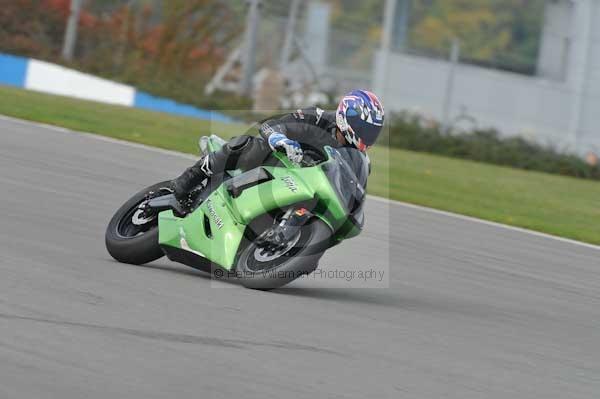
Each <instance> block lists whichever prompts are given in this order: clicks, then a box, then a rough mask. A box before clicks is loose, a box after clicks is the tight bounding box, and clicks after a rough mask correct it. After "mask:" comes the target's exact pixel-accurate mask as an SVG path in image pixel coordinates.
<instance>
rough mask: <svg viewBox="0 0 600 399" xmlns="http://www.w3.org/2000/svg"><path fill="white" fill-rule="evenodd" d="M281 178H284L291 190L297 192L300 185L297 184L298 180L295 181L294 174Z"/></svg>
mask: <svg viewBox="0 0 600 399" xmlns="http://www.w3.org/2000/svg"><path fill="white" fill-rule="evenodd" d="M281 180H283V182H284V183H285V185H286V186H287V188H289V189H290V191H291V192H293V193H295V192H297V191H298V186H297V185H296V182H295V181H294V179H293V178H292V176H285V177H282V178H281Z"/></svg>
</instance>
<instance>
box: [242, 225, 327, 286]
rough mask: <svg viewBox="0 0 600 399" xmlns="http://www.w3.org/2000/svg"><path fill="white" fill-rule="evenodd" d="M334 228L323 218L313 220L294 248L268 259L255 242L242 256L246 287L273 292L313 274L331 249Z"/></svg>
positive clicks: (301, 233) (302, 232) (304, 227)
mask: <svg viewBox="0 0 600 399" xmlns="http://www.w3.org/2000/svg"><path fill="white" fill-rule="evenodd" d="M330 239H331V229H330V228H329V227H328V226H327V225H326V224H325V223H324V222H323V221H321V220H320V219H316V218H315V219H313V220H311V221H309V223H307V224H306V225H305V226H303V227H302V229H301V230H300V237H299V239H298V241H297V242H296V243H295V244H294V246H293V247H292V248H291V249H290V250H289V251H288V252H287V253H285V254H283V255H282V256H280V257H278V258H275V259H265V258H263V257H261V256H260V253H259V252H257V251H260V249H259V248H258V246H257V245H256V244H255V243H254V242H252V243H250V244H249V245H248V246H247V247H246V248H245V249H244V250H243V251H242V252H241V253H240V256H239V258H238V262H237V266H236V272H237V273H236V274H237V275H238V277H239V279H240V281H241V283H242V285H243V286H244V287H246V288H252V289H256V290H272V289H275V288H279V287H282V286H284V285H286V284H288V283H290V282H292V281H293V280H295V279H297V278H298V277H301V276H303V275H306V274H310V273H312V272H313V271H314V270H315V269H316V268H317V266H318V265H319V260H320V259H321V257H322V256H323V254H324V253H325V251H326V250H327V248H329V242H330Z"/></svg>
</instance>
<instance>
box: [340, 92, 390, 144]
mask: <svg viewBox="0 0 600 399" xmlns="http://www.w3.org/2000/svg"><path fill="white" fill-rule="evenodd" d="M383 120H384V110H383V105H382V104H381V101H379V98H377V96H376V95H375V94H373V93H371V92H370V91H367V90H353V91H351V92H350V93H348V94H347V95H345V96H344V97H343V98H342V101H340V104H339V105H338V109H337V112H336V124H337V127H338V128H339V129H340V131H341V132H342V134H343V135H344V138H345V139H346V141H347V142H348V143H349V144H350V145H352V146H354V147H356V148H357V149H358V150H360V151H362V152H364V151H366V150H367V149H368V148H369V147H371V146H372V145H373V144H375V141H377V137H379V134H380V133H381V129H382V128H383Z"/></svg>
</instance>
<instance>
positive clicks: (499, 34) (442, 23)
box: [410, 0, 545, 69]
mask: <svg viewBox="0 0 600 399" xmlns="http://www.w3.org/2000/svg"><path fill="white" fill-rule="evenodd" d="M544 3H545V0H414V1H413V18H412V26H411V33H410V43H411V46H412V47H413V48H417V49H421V50H426V51H433V52H435V53H437V54H440V55H446V53H447V52H448V48H449V43H450V41H451V40H452V39H453V38H457V39H459V40H460V41H461V43H462V54H463V57H464V58H466V59H471V60H475V61H483V62H489V63H492V64H499V65H502V66H505V67H509V68H510V67H511V66H513V67H514V68H515V69H521V68H525V67H533V66H535V62H536V59H537V51H538V46H539V38H540V31H541V28H542V20H543V12H542V11H543V7H544Z"/></svg>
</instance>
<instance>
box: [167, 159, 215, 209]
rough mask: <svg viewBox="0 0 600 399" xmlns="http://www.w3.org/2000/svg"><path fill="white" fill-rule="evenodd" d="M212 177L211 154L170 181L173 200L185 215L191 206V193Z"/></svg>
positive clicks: (192, 197)
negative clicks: (178, 204) (177, 202)
mask: <svg viewBox="0 0 600 399" xmlns="http://www.w3.org/2000/svg"><path fill="white" fill-rule="evenodd" d="M212 175H213V170H212V160H211V154H207V155H204V156H203V157H202V158H200V160H199V161H198V162H196V164H195V165H194V166H192V167H190V168H188V169H186V170H185V172H183V173H182V174H181V176H179V177H178V178H176V179H174V180H172V181H171V188H172V189H173V194H175V198H177V200H178V201H179V203H180V205H181V206H182V208H183V209H184V211H185V212H186V213H187V212H188V211H189V209H190V207H191V206H192V204H193V200H194V195H193V191H194V189H195V188H196V187H198V186H200V185H201V184H203V183H204V181H205V180H207V179H208V178H210V177H211V176H212Z"/></svg>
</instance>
